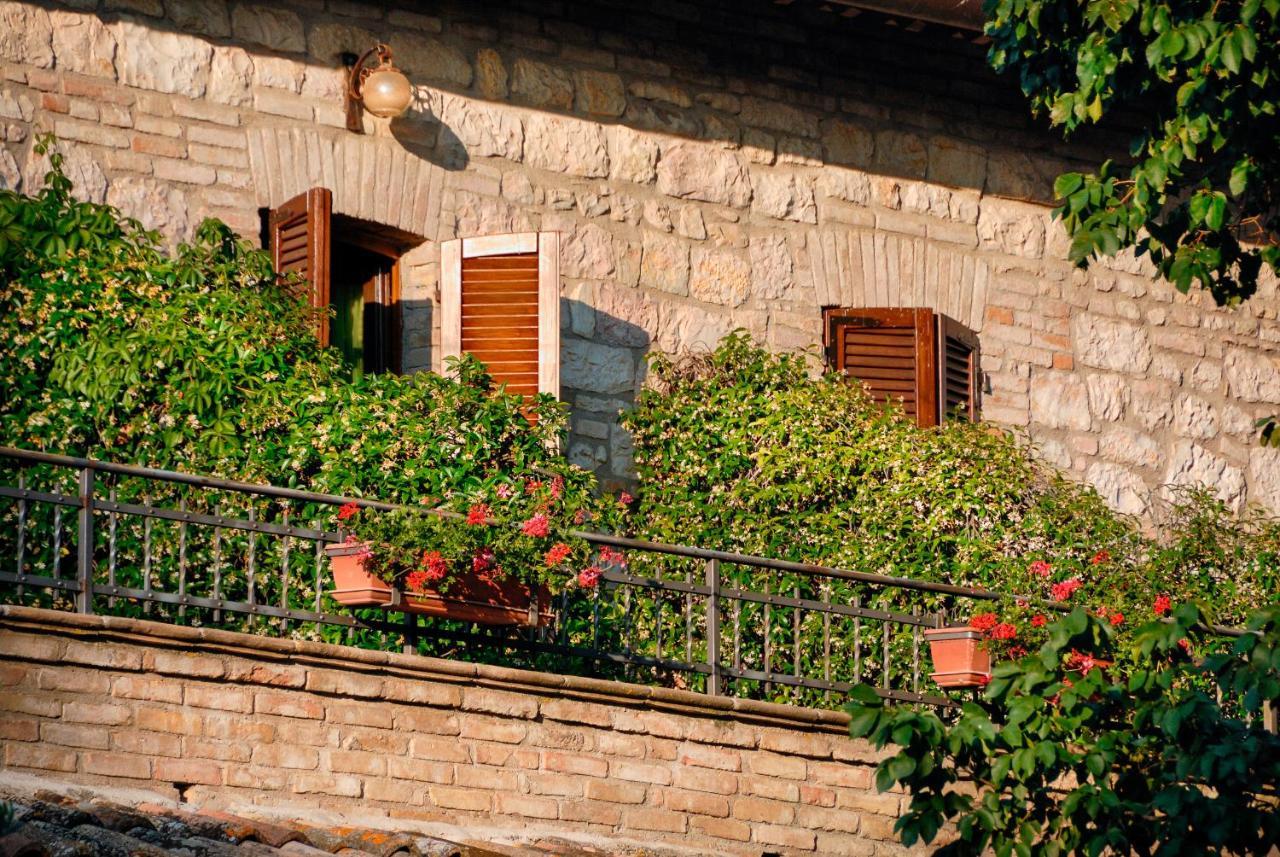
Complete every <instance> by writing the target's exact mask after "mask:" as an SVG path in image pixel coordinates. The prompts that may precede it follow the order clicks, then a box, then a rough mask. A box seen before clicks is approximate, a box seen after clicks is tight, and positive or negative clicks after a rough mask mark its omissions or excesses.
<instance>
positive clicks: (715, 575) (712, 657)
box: [689, 559, 724, 696]
mask: <svg viewBox="0 0 1280 857" xmlns="http://www.w3.org/2000/svg"><path fill="white" fill-rule="evenodd" d="M706 584H707V589H708V590H709V594H708V595H707V666H709V667H710V668H711V671H710V672H709V673H707V693H709V694H711V695H712V696H718V695H720V694H721V693H723V692H724V688H723V687H721V686H720V560H718V559H709V560H707V566H706ZM689 660H691V661H692V660H693V659H692V658H690V659H689Z"/></svg>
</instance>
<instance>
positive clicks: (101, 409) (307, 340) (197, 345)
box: [0, 137, 593, 503]
mask: <svg viewBox="0 0 1280 857" xmlns="http://www.w3.org/2000/svg"><path fill="white" fill-rule="evenodd" d="M38 150H39V151H41V152H44V151H48V153H49V154H50V163H51V166H52V170H51V172H50V173H49V175H48V176H47V177H46V186H45V187H44V188H43V189H42V190H40V191H39V192H38V193H36V194H35V195H33V196H26V195H22V194H17V193H14V192H11V191H4V192H0V443H4V444H7V445H11V446H17V447H24V448H28V449H41V450H48V451H55V452H66V453H72V454H78V455H90V456H94V457H100V458H103V459H107V460H113V461H124V462H134V463H140V464H146V465H150V466H153V467H162V468H172V469H179V470H187V471H194V472H199V473H208V474H213V475H219V476H224V477H232V478H238V479H246V480H250V481H259V482H271V483H274V484H277V485H280V484H285V485H288V486H291V487H299V488H306V489H310V490H315V491H322V492H328V493H334V494H343V495H350V496H363V497H372V498H377V499H380V500H386V501H392V502H405V503H419V502H423V501H426V500H439V499H441V498H444V497H446V496H447V495H450V494H452V493H456V492H463V491H476V490H481V489H483V488H485V487H486V486H493V485H496V484H498V483H499V482H503V481H506V480H509V479H512V478H516V477H518V476H519V475H521V474H526V473H528V474H534V473H542V474H544V475H546V474H554V473H560V474H562V475H563V476H565V477H566V480H565V481H566V484H567V485H569V486H571V490H573V491H576V492H585V493H589V492H590V491H591V490H592V489H593V484H592V481H591V479H590V478H589V477H588V476H587V475H586V474H583V473H582V472H580V471H578V470H577V469H575V468H572V467H571V466H570V465H568V464H567V463H566V462H565V461H564V459H563V458H562V457H560V456H559V455H557V454H556V453H554V451H553V450H554V447H555V441H556V440H557V439H558V438H559V436H560V434H561V432H562V431H563V428H564V424H565V413H564V409H563V407H562V406H561V405H560V404H558V403H556V402H555V401H554V400H552V399H551V397H548V396H542V397H538V398H537V399H536V400H535V401H532V402H530V401H527V400H525V399H522V398H521V397H518V396H512V395H506V394H504V393H502V392H501V391H498V390H495V389H493V384H492V381H491V379H490V378H489V376H488V375H487V374H486V372H485V370H484V368H483V366H481V365H480V364H479V363H477V362H475V361H474V360H463V361H461V362H459V363H457V364H456V365H454V366H453V367H452V368H453V370H454V371H453V374H454V376H455V377H452V378H446V377H443V376H440V375H437V374H434V373H427V372H424V373H418V374H414V375H405V376H398V375H390V374H387V375H356V376H354V377H353V373H352V371H351V369H350V367H348V366H346V365H345V364H344V363H343V362H342V359H341V357H340V356H339V355H338V354H337V353H336V352H335V351H333V350H331V349H324V348H321V347H320V346H319V344H318V342H317V340H316V337H315V335H314V329H315V322H316V316H315V311H314V310H312V309H311V308H310V307H309V306H308V304H307V303H306V302H305V301H303V300H301V299H299V298H298V297H297V296H296V291H297V286H298V284H297V283H294V284H291V285H289V286H287V287H281V286H280V285H278V284H277V282H276V278H275V275H274V273H273V272H272V269H271V264H270V259H269V257H268V256H267V254H265V253H263V252H262V251H259V250H256V249H253V248H251V247H250V246H249V245H248V244H247V243H245V242H243V241H241V240H239V239H238V238H237V237H236V236H235V235H234V234H233V233H232V232H231V231H230V230H229V229H228V228H227V227H226V226H225V225H223V224H222V223H220V222H217V221H214V220H206V221H205V222H204V223H202V224H201V225H200V227H199V229H198V230H197V231H196V234H195V238H194V240H193V241H192V242H191V243H190V244H184V245H181V246H179V247H177V249H176V250H175V251H174V252H172V253H169V252H167V251H166V250H165V248H164V246H163V245H162V243H161V242H160V239H159V236H157V235H156V234H154V233H151V232H148V231H146V230H144V229H143V228H142V226H141V225H140V224H139V223H138V222H137V221H134V220H129V219H125V218H122V217H121V216H120V214H119V212H118V211H116V210H115V209H113V208H111V207H108V206H103V205H96V204H92V203H87V202H80V201H77V200H76V199H75V198H74V197H73V196H72V194H71V191H72V188H71V184H70V182H69V180H68V179H67V178H66V176H65V175H64V174H63V172H62V167H61V164H62V159H61V156H60V155H59V154H58V152H57V151H56V148H54V147H53V141H52V140H51V138H48V137H46V138H43V139H41V140H40V141H39V145H38ZM526 413H531V414H533V415H534V416H535V417H536V419H534V420H533V421H531V420H529V419H527V418H526Z"/></svg>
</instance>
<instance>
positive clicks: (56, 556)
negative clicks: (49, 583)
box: [53, 506, 62, 580]
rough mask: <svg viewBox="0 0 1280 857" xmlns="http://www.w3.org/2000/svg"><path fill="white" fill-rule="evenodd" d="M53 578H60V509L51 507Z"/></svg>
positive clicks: (59, 507)
mask: <svg viewBox="0 0 1280 857" xmlns="http://www.w3.org/2000/svg"><path fill="white" fill-rule="evenodd" d="M53 577H54V579H55V580H57V579H60V578H61V577H62V507H61V506H54V507H53Z"/></svg>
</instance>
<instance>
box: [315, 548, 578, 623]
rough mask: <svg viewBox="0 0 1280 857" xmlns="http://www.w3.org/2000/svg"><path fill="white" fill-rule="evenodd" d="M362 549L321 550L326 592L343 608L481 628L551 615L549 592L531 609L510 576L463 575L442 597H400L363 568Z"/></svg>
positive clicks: (431, 593)
mask: <svg viewBox="0 0 1280 857" xmlns="http://www.w3.org/2000/svg"><path fill="white" fill-rule="evenodd" d="M364 548H365V546H364V544H363V543H362V542H344V543H342V544H336V545H328V546H326V547H325V553H327V554H328V555H329V565H330V568H331V569H332V570H333V582H334V589H332V590H331V591H330V593H329V594H330V595H332V596H333V599H334V600H335V601H337V602H338V603H339V604H341V605H343V606H344V607H385V608H389V609H394V610H403V611H404V612H406V613H418V614H421V615H423V616H440V617H443V618H446V619H458V620H460V621H463V622H478V623H480V624H482V625H525V626H536V625H547V624H550V622H551V620H552V618H553V617H554V614H553V613H552V611H551V592H550V590H548V589H547V588H546V587H545V586H543V587H539V588H538V593H537V594H538V604H537V609H536V610H534V609H532V605H533V598H532V595H531V592H530V589H529V587H528V586H526V585H525V584H523V583H521V582H520V581H518V580H516V579H514V578H497V579H492V578H489V577H485V576H481V575H477V574H468V575H465V576H463V577H460V578H458V579H456V580H454V581H452V582H451V584H450V586H449V588H448V591H447V592H444V593H441V592H437V591H435V590H431V589H428V590H426V591H424V592H405V593H401V592H399V591H397V590H396V589H394V588H392V587H391V586H388V585H387V584H386V583H384V582H383V581H382V579H381V578H379V577H378V576H377V575H375V574H374V573H373V572H371V571H367V570H366V569H365V563H364V560H363V559H362V558H361V556H360V554H362V553H363V552H364Z"/></svg>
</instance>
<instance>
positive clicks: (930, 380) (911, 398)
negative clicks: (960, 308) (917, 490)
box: [825, 307, 978, 426]
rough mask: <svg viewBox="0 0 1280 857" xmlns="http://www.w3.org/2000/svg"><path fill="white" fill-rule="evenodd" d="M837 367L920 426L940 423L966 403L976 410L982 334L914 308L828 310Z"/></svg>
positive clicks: (831, 350)
mask: <svg viewBox="0 0 1280 857" xmlns="http://www.w3.org/2000/svg"><path fill="white" fill-rule="evenodd" d="M825 315H826V322H827V343H828V346H829V354H830V359H831V363H832V366H833V367H834V368H835V369H837V370H839V371H842V372H844V373H845V374H847V375H849V376H850V377H853V378H857V379H858V380H859V381H861V382H862V383H863V384H864V385H865V386H866V388H867V390H868V391H869V392H870V394H871V396H872V397H873V398H874V399H875V400H877V401H882V402H888V401H891V402H897V403H900V404H901V406H902V409H903V411H904V412H905V413H906V414H907V415H908V416H910V417H911V418H913V419H914V420H915V421H916V423H917V424H918V425H921V426H936V425H938V424H939V423H940V422H942V420H943V419H947V418H950V416H949V415H950V414H953V413H955V408H956V406H958V405H963V406H964V409H963V411H962V412H963V413H964V414H965V418H972V417H973V416H974V415H976V414H977V389H978V387H977V358H978V347H977V337H976V336H974V335H973V333H972V332H971V331H969V330H967V329H966V328H964V327H963V326H962V325H960V324H959V323H958V322H955V321H954V320H952V319H950V318H947V317H946V316H944V315H941V314H937V313H934V312H933V311H932V310H930V309H927V308H923V307H915V308H866V309H832V310H827V311H826V314H825Z"/></svg>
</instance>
